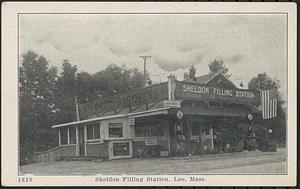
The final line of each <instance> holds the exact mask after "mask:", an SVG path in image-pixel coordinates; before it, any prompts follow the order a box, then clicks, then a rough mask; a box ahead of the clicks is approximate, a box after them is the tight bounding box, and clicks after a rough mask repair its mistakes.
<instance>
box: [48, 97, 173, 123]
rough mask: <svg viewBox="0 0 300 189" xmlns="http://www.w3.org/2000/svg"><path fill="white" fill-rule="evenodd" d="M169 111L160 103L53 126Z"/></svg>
mask: <svg viewBox="0 0 300 189" xmlns="http://www.w3.org/2000/svg"><path fill="white" fill-rule="evenodd" d="M168 109H170V108H169V107H164V106H163V101H159V102H156V103H149V104H148V107H146V105H145V104H144V105H140V106H135V107H132V110H131V111H130V110H129V108H124V109H122V110H120V111H118V112H115V111H110V112H105V113H103V114H101V115H98V117H96V116H93V117H88V118H87V119H84V120H81V121H74V122H69V123H63V124H58V125H53V126H52V128H57V127H64V126H70V125H78V124H84V123H89V122H94V121H101V120H107V119H114V118H121V117H138V116H149V115H152V114H161V113H165V111H166V110H168Z"/></svg>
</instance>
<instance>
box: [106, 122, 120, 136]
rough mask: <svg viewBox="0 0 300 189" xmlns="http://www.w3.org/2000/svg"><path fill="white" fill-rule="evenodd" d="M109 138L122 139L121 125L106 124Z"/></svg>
mask: <svg viewBox="0 0 300 189" xmlns="http://www.w3.org/2000/svg"><path fill="white" fill-rule="evenodd" d="M108 130H109V131H108V132H109V137H123V128H122V123H108Z"/></svg>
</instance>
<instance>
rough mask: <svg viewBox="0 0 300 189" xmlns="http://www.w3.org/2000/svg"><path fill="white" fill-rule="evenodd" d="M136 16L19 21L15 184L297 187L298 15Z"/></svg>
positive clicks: (32, 16) (37, 15)
mask: <svg viewBox="0 0 300 189" xmlns="http://www.w3.org/2000/svg"><path fill="white" fill-rule="evenodd" d="M127 6H128V5H127ZM104 7H105V6H104ZM125 7H126V6H125ZM145 7H146V8H147V6H146V5H145ZM132 9H134V10H136V11H132ZM132 9H130V10H131V11H128V12H126V11H119V12H118V11H113V10H112V11H103V10H104V8H103V7H102V10H101V9H99V10H100V11H99V12H93V11H92V12H89V11H86V12H85V11H82V10H81V11H79V12H78V11H74V12H72V11H71V12H70V11H65V12H62V11H59V12H52V11H49V12H48V11H45V12H43V11H37V12H32V11H28V12H26V11H24V12H19V13H18V14H17V28H16V31H17V52H16V53H17V60H16V62H15V63H13V64H15V67H17V69H16V73H17V75H16V78H17V80H16V82H17V87H16V89H17V91H16V93H17V100H16V101H15V103H16V107H17V112H16V114H17V119H16V121H17V125H16V129H17V133H16V137H17V146H15V147H14V148H15V149H16V151H17V152H16V157H17V162H15V163H16V164H17V175H18V179H17V180H16V182H21V183H22V182H23V184H24V182H26V183H30V182H33V181H32V180H34V178H35V176H44V177H50V178H51V177H53V176H55V177H58V176H59V177H60V176H63V177H61V178H65V177H67V176H92V182H94V183H96V184H97V183H98V184H99V185H103V183H104V184H108V185H109V184H111V183H113V184H116V183H119V184H123V185H126V183H131V184H133V183H135V184H140V185H143V184H145V183H146V184H147V182H149V183H155V182H156V183H157V184H158V183H164V185H166V184H170V183H175V185H176V184H177V185H203V184H204V185H205V182H207V179H208V177H207V176H214V177H215V176H220V175H221V176H222V175H223V176H231V175H240V176H251V175H252V176H260V175H261V176H274V178H276V176H289V171H288V170H289V166H290V165H289V164H291V163H294V161H290V162H289V157H291V156H289V155H288V154H289V150H290V148H289V145H291V143H294V142H295V141H291V138H293V136H289V135H288V133H289V129H291V127H294V128H293V129H296V125H294V123H292V122H291V123H289V122H288V113H290V112H289V108H292V107H289V104H290V103H289V102H292V103H293V102H296V101H292V100H295V99H291V98H290V96H289V94H292V95H294V94H293V92H292V93H290V90H291V88H290V87H289V80H291V79H294V80H295V78H289V76H290V77H291V76H292V75H289V72H288V71H289V69H292V70H293V68H289V66H290V64H291V63H290V62H289V60H290V59H289V48H288V47H289V45H290V44H289V32H291V31H289V25H288V21H289V13H288V12H286V11H278V12H274V11H273V12H265V11H255V12H254V11H249V12H247V11H237V10H236V11H235V12H232V11H231V12H230V11H215V12H211V11H207V12H205V11H198V12H197V11H191V12H188V11H182V12H179V11H163V10H161V11H154V12H153V11H149V10H152V9H149V10H145V11H144V12H143V11H137V10H139V9H135V8H134V7H133V8H132ZM292 65H294V63H292ZM293 97H294V98H295V97H296V96H292V98H293ZM4 103H5V102H4ZM294 105H295V104H294ZM290 137H291V138H290ZM293 140H295V138H294V139H293ZM293 145H295V144H293ZM2 156H3V155H2ZM99 175H100V176H99ZM116 175H117V176H116ZM245 178H246V177H245ZM89 182H91V181H89ZM232 182H235V181H232Z"/></svg>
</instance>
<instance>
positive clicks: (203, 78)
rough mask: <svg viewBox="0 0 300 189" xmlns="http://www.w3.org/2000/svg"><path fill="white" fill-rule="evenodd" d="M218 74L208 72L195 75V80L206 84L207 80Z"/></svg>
mask: <svg viewBox="0 0 300 189" xmlns="http://www.w3.org/2000/svg"><path fill="white" fill-rule="evenodd" d="M219 74H220V73H218V74H214V73H210V74H207V75H201V76H199V77H196V81H197V82H199V83H201V84H206V83H207V82H208V81H210V80H211V79H213V78H214V77H216V76H217V75H219Z"/></svg>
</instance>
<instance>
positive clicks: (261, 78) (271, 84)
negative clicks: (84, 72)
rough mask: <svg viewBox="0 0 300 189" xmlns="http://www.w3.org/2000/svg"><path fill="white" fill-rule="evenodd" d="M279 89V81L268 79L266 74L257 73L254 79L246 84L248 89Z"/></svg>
mask: <svg viewBox="0 0 300 189" xmlns="http://www.w3.org/2000/svg"><path fill="white" fill-rule="evenodd" d="M279 87H280V86H279V81H278V80H274V79H272V78H270V77H269V76H268V75H267V74H266V72H263V73H259V74H258V75H257V76H256V77H253V78H252V79H251V80H250V82H249V83H248V88H249V89H258V90H267V89H271V88H279Z"/></svg>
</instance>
